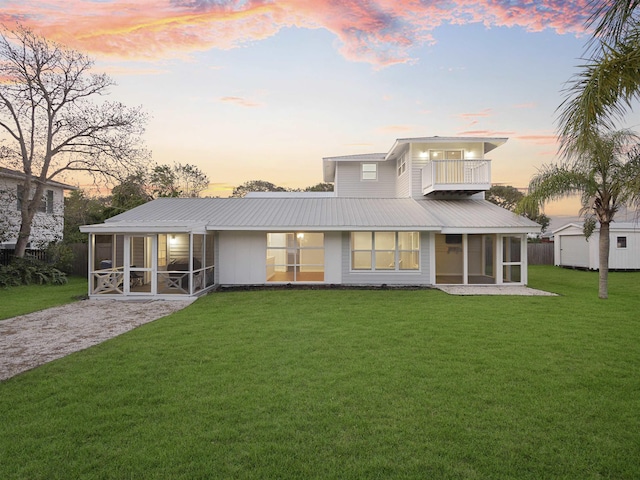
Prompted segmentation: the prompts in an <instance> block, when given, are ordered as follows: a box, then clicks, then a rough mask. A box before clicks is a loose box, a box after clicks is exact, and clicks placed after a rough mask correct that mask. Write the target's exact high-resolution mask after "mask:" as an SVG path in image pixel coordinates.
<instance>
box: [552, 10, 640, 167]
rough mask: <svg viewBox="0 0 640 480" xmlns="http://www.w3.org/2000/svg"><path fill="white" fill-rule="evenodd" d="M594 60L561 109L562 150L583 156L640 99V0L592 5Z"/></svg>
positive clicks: (591, 58)
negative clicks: (599, 136) (597, 138)
mask: <svg viewBox="0 0 640 480" xmlns="http://www.w3.org/2000/svg"><path fill="white" fill-rule="evenodd" d="M591 4H592V7H593V9H594V10H593V12H594V13H593V15H592V16H591V18H590V20H589V21H588V23H587V27H590V28H593V29H594V30H593V31H594V35H593V39H592V40H591V41H590V42H589V44H588V51H590V55H588V58H587V60H586V63H585V64H584V65H582V66H581V72H580V73H578V74H577V75H576V76H575V77H574V79H573V80H572V81H571V82H570V83H569V86H568V88H567V89H566V91H565V92H566V95H567V97H566V99H565V101H564V102H563V103H562V104H561V105H560V107H559V110H560V114H559V119H558V120H559V135H560V142H561V151H562V152H563V153H564V154H565V155H566V156H572V155H575V154H577V153H580V152H584V151H585V150H586V149H588V148H590V145H591V144H592V143H593V142H594V141H597V140H595V139H594V138H593V137H597V136H598V135H600V133H599V132H600V131H601V130H602V128H604V129H607V130H614V129H615V128H616V122H617V121H618V120H620V119H622V117H623V116H624V114H625V113H626V112H627V110H629V109H630V108H631V104H632V102H633V101H634V100H638V99H639V98H640V8H639V7H640V0H613V1H610V0H609V1H607V0H592V2H591Z"/></svg>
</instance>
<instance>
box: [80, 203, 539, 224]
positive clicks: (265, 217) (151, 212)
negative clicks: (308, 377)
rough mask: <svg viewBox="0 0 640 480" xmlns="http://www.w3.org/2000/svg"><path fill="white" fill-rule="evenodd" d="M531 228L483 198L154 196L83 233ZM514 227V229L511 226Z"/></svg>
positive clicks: (520, 218)
mask: <svg viewBox="0 0 640 480" xmlns="http://www.w3.org/2000/svg"><path fill="white" fill-rule="evenodd" d="M204 228H206V229H207V230H240V231H243V230H259V231H266V230H271V231H286V230H309V231H314V230H315V231H331V230H333V231H353V230H394V231H395V230H397V231H403V230H404V231H441V230H442V231H443V232H445V233H458V232H459V231H460V232H473V231H474V230H478V231H483V232H490V231H495V232H498V231H512V232H515V231H518V232H522V233H525V232H532V231H537V229H539V228H540V227H539V225H537V224H536V223H534V222H531V221H530V220H528V219H525V218H523V217H519V216H517V215H515V214H513V213H511V212H508V211H506V210H504V209H502V208H500V207H497V206H495V205H493V204H491V203H489V202H487V201H485V200H451V201H442V200H424V201H416V200H414V199H412V198H339V197H319V198H159V199H157V200H154V201H152V202H149V203H146V204H144V205H141V206H139V207H136V208H134V209H132V210H129V211H128V212H125V213H122V214H120V215H117V216H115V217H112V218H110V219H108V220H107V221H106V222H105V223H104V224H101V225H87V226H84V227H82V231H84V232H94V233H98V232H109V231H111V232H145V231H146V232H158V231H162V230H163V229H164V231H190V230H193V231H195V230H202V229H204ZM514 229H516V230H514Z"/></svg>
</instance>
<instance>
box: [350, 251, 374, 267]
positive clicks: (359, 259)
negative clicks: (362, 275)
mask: <svg viewBox="0 0 640 480" xmlns="http://www.w3.org/2000/svg"><path fill="white" fill-rule="evenodd" d="M351 265H352V267H353V269H354V270H371V252H353V253H352V259H351Z"/></svg>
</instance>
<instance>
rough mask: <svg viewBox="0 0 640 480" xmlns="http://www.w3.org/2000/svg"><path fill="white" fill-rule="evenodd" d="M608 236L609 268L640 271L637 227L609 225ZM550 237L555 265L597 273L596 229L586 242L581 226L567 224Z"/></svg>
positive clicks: (615, 223)
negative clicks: (551, 238) (552, 242)
mask: <svg viewBox="0 0 640 480" xmlns="http://www.w3.org/2000/svg"><path fill="white" fill-rule="evenodd" d="M609 235H610V246H609V269H610V270H640V224H638V223H617V222H612V223H611V226H610V229H609ZM553 237H554V264H555V265H559V266H562V267H573V268H585V269H589V270H598V265H599V255H598V242H599V238H600V227H599V226H598V227H596V229H595V231H594V232H593V234H592V235H591V237H589V239H588V240H587V238H586V237H585V235H584V232H583V224H582V223H568V224H566V225H564V226H562V227H560V228H559V229H557V230H554V232H553Z"/></svg>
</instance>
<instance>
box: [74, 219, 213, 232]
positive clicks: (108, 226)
mask: <svg viewBox="0 0 640 480" xmlns="http://www.w3.org/2000/svg"><path fill="white" fill-rule="evenodd" d="M80 231H81V232H82V233H95V234H98V235H101V234H114V233H116V234H117V233H125V234H129V233H139V234H145V233H206V231H207V228H206V224H203V223H199V224H191V225H185V224H177V223H170V222H169V223H163V224H156V223H154V224H153V225H151V224H145V223H129V222H111V223H99V224H96V225H82V226H81V227H80Z"/></svg>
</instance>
